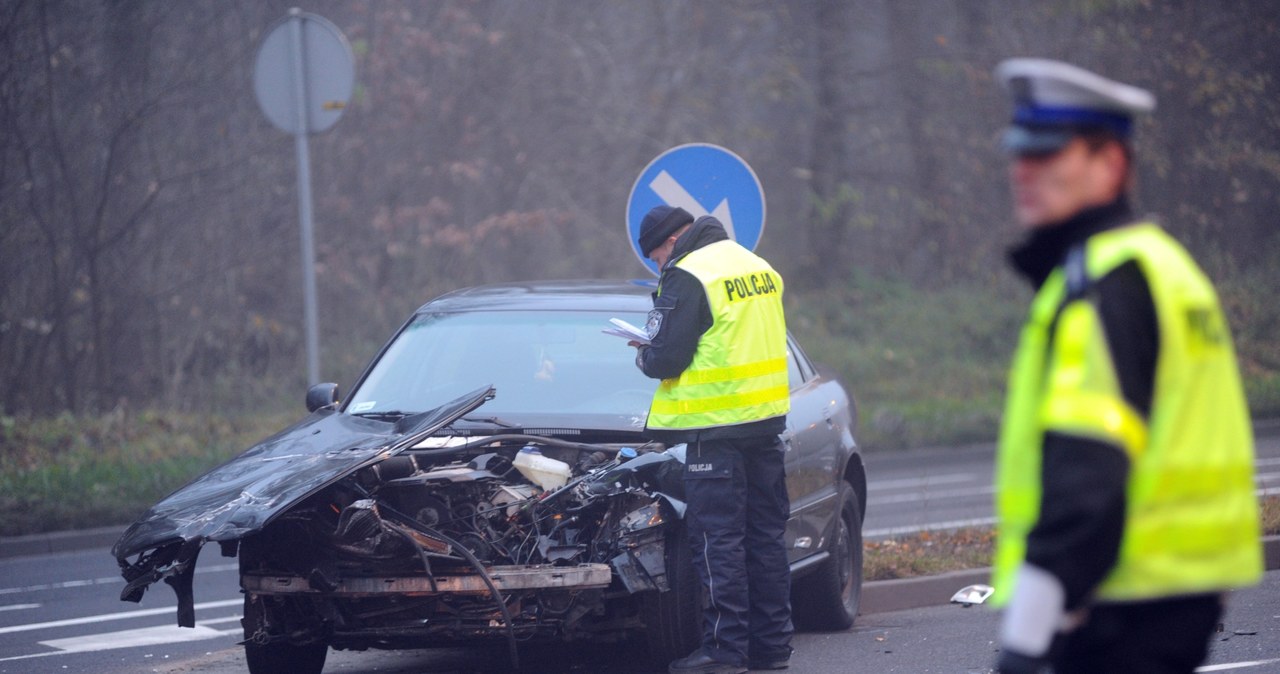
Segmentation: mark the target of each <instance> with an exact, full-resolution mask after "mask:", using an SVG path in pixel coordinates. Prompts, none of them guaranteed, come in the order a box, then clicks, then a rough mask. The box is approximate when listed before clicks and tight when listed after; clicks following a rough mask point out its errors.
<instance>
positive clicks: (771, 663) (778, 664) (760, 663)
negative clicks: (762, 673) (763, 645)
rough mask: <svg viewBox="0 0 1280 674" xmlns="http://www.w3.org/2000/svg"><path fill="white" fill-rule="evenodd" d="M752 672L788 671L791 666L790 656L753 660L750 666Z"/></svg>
mask: <svg viewBox="0 0 1280 674" xmlns="http://www.w3.org/2000/svg"><path fill="white" fill-rule="evenodd" d="M748 666H749V667H751V670H752V671H755V670H764V669H786V668H787V667H790V666H791V656H790V655H779V656H776V657H772V658H751V662H750V664H749V665H748Z"/></svg>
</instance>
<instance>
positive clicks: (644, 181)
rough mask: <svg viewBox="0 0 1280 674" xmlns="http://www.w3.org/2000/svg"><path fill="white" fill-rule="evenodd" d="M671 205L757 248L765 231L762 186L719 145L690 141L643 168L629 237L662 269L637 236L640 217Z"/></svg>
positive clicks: (630, 210)
mask: <svg viewBox="0 0 1280 674" xmlns="http://www.w3.org/2000/svg"><path fill="white" fill-rule="evenodd" d="M661 204H667V205H668V206H679V207H680V208H683V209H684V210H686V211H689V213H691V214H692V215H693V217H694V218H698V217H701V216H704V215H712V216H715V218H716V219H717V220H719V221H720V222H722V223H724V227H725V229H726V230H727V231H728V232H729V237H730V238H732V239H733V240H735V241H737V242H738V243H740V244H742V245H743V246H744V247H746V248H747V249H748V250H755V249H756V245H757V244H759V243H760V235H761V234H763V233H764V214H765V208H764V188H763V187H761V186H760V179H759V178H757V177H756V174H755V171H752V170H751V167H750V166H748V165H747V162H745V161H743V160H742V157H739V156H738V155H736V154H734V153H732V152H730V151H729V150H726V149H724V148H722V147H720V146H719V145H711V144H708V143H689V144H687V145H679V146H676V147H673V148H671V149H670V150H667V151H666V152H663V153H662V154H660V155H658V156H657V158H655V159H654V160H653V161H651V162H649V165H648V166H646V167H645V168H644V170H643V171H641V172H640V177H639V178H636V182H635V184H634V185H632V186H631V196H630V198H628V199H627V239H628V240H629V241H630V242H631V249H632V250H634V251H635V253H636V257H638V258H640V261H641V262H642V263H643V264H644V266H645V267H647V268H648V269H649V271H651V272H653V273H654V274H657V273H658V267H657V265H655V264H653V262H652V261H650V260H649V259H648V258H646V257H645V256H644V253H641V252H640V245H639V244H638V243H637V242H636V239H637V238H638V237H639V236H640V221H641V220H643V219H644V215H645V213H648V212H649V210H650V209H652V208H653V207H654V206H658V205H661Z"/></svg>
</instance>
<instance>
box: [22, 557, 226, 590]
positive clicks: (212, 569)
mask: <svg viewBox="0 0 1280 674" xmlns="http://www.w3.org/2000/svg"><path fill="white" fill-rule="evenodd" d="M239 568H240V565H239V564H235V563H232V564H214V565H212V566H205V567H201V566H197V567H196V573H218V572H221V571H236V570H239ZM123 582H124V579H123V578H121V577H120V576H111V577H110V578H90V579H87V580H67V581H63V582H61V583H46V584H44V585H27V586H24V587H0V595H5V594H17V593H20V592H43V591H45V590H64V589H66V588H69V587H87V586H90V585H112V584H115V583H123Z"/></svg>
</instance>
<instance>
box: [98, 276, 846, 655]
mask: <svg viewBox="0 0 1280 674" xmlns="http://www.w3.org/2000/svg"><path fill="white" fill-rule="evenodd" d="M653 288H654V284H653V282H642V281H635V282H607V281H575V282H541V283H526V284H507V285H493V286H483V287H479V288H471V289H466V290H461V291H456V292H453V293H449V294H447V295H444V296H441V297H439V298H437V299H435V300H432V301H431V302H428V303H427V304H425V305H423V306H422V307H421V308H420V309H418V310H417V311H416V312H414V314H413V315H412V316H411V317H410V318H409V320H408V321H407V322H406V323H405V324H404V325H403V326H401V328H400V329H399V330H398V331H397V332H396V334H395V335H394V336H393V337H392V338H391V340H390V341H388V342H387V344H386V345H385V346H384V347H383V348H382V350H381V351H380V352H379V353H378V354H377V356H376V357H375V358H374V359H373V360H372V362H371V363H370V365H369V366H368V367H367V368H366V369H365V371H364V373H363V374H362V375H361V376H360V378H359V379H358V380H357V382H356V384H355V386H354V387H353V388H352V391H351V393H350V395H348V396H346V397H345V398H343V397H342V396H340V395H339V390H338V387H337V385H335V384H319V385H316V386H313V387H312V388H311V389H310V390H309V391H308V392H307V396H306V400H307V409H308V411H309V412H310V414H309V415H308V416H306V417H305V418H303V419H302V420H301V421H299V422H298V423H296V424H295V425H293V426H292V427H290V428H287V429H285V430H284V431H281V432H280V433H278V434H276V435H274V436H272V437H270V438H267V439H266V440H263V441H262V442H261V443H259V444H257V445H255V446H254V447H252V448H250V449H249V450H247V451H245V452H244V453H243V454H241V455H239V456H238V457H236V458H234V459H232V460H230V461H228V462H227V463H225V464H223V465H222V466H220V467H218V468H215V469H214V470H212V471H210V472H209V473H207V474H205V475H203V476H201V477H199V478H197V479H195V480H194V481H192V482H191V483H190V484H188V485H187V486H185V487H183V488H181V489H179V490H177V491H175V492H174V493H173V494H171V495H169V496H168V497H166V498H165V499H163V500H162V501H160V502H159V503H157V504H156V505H154V506H152V507H151V508H150V509H149V510H148V511H147V512H146V513H144V514H143V515H142V516H141V517H140V518H139V519H138V521H136V522H135V523H134V524H132V525H131V526H130V527H129V528H128V529H127V530H126V531H125V533H124V534H123V535H122V536H121V538H120V540H119V541H118V542H117V543H116V544H115V547H114V548H113V550H112V554H113V555H114V556H115V557H116V558H117V560H118V561H119V564H120V568H121V571H122V575H123V576H124V579H125V581H126V583H125V587H124V589H123V591H122V592H121V598H122V599H124V600H128V601H134V602H137V601H140V600H141V599H142V597H143V595H144V593H145V591H146V590H147V589H148V587H150V586H151V585H152V584H154V583H156V582H158V581H163V582H164V583H165V584H167V585H169V586H170V587H171V588H172V589H173V590H174V592H175V593H176V594H177V597H178V611H177V613H178V615H177V620H178V624H179V625H184V626H188V627H189V626H192V625H194V622H195V616H194V597H193V596H192V594H193V593H192V579H193V575H194V573H195V568H196V563H197V559H198V558H199V555H200V553H201V551H202V550H205V549H206V544H210V543H216V544H217V545H216V546H209V547H214V548H215V549H216V550H218V551H219V552H220V553H221V554H222V555H224V556H228V557H238V560H239V567H240V584H241V588H242V590H243V593H244V613H243V618H242V623H243V626H244V641H243V645H244V648H245V654H246V659H247V662H248V667H249V670H250V672H253V674H268V673H274V672H286V671H287V672H302V673H307V672H320V671H321V670H322V669H323V667H324V661H325V657H326V654H327V652H328V650H329V649H331V648H332V649H355V650H360V649H368V648H389V649H400V648H428V647H433V646H442V645H458V644H464V643H480V642H489V643H491V644H494V645H496V646H498V647H501V648H504V649H505V650H506V653H507V655H508V657H509V658H510V661H511V664H512V666H513V667H516V666H518V658H519V651H518V647H519V645H520V644H523V643H526V642H530V641H562V642H563V641H575V640H592V641H623V640H640V641H642V643H644V644H645V646H646V652H647V653H648V655H649V656H650V657H652V658H653V659H654V661H655V663H665V662H667V661H669V660H672V659H675V658H678V657H681V656H683V655H685V654H687V653H688V652H689V651H691V650H692V649H693V648H695V647H696V646H697V644H698V642H699V639H700V636H701V625H700V620H701V617H700V616H701V613H700V602H701V588H700V585H699V583H698V580H697V577H696V575H695V573H694V569H693V567H692V564H691V562H690V560H689V554H690V553H689V549H688V545H687V544H686V542H685V538H684V537H685V530H684V524H683V515H684V502H683V500H682V498H683V489H682V474H683V461H684V446H683V445H676V446H671V447H668V446H663V445H661V444H657V443H653V442H649V441H648V440H647V439H646V437H645V433H644V426H645V419H646V415H647V412H648V408H649V403H650V400H651V398H652V395H653V392H654V389H655V388H656V385H657V382H655V381H653V380H650V379H648V378H647V377H645V376H644V375H643V374H642V373H640V372H639V370H638V369H637V368H636V367H635V365H634V362H633V359H634V351H633V349H631V348H628V347H627V346H626V345H625V343H624V342H622V341H621V340H619V339H618V338H617V337H615V336H612V335H609V334H605V333H604V332H603V331H602V330H603V328H606V327H608V325H609V319H610V318H622V319H624V320H627V321H630V322H632V323H637V324H643V323H644V318H645V315H646V313H647V312H648V310H649V308H650V306H651V299H650V293H651V292H652V290H653ZM788 346H789V353H788V366H789V375H790V387H791V398H792V408H791V412H790V413H789V414H788V417H787V432H786V434H785V436H784V440H785V441H786V447H787V452H786V466H787V488H788V492H789V494H790V497H791V506H792V512H791V517H790V519H789V521H788V525H787V531H786V543H787V546H788V550H789V552H788V554H789V560H790V562H791V567H792V576H793V585H792V588H793V589H792V597H793V606H794V613H795V621H796V623H797V626H798V627H801V628H810V629H844V628H847V627H849V626H850V625H851V624H852V622H853V619H854V616H855V615H856V614H857V610H858V600H859V595H860V588H861V583H862V535H861V530H862V520H863V513H864V511H865V507H866V478H865V474H864V472H863V464H862V460H861V456H860V454H859V452H858V448H857V445H856V443H855V442H854V437H853V430H854V428H855V420H856V410H855V407H854V404H853V401H852V400H851V398H850V396H849V394H848V393H847V391H846V390H845V388H844V387H843V386H842V385H841V384H840V383H839V382H838V381H836V380H835V379H834V378H831V377H829V376H826V375H824V374H822V373H821V372H820V371H819V370H818V369H817V368H815V367H814V365H813V364H812V362H811V361H810V360H809V359H808V358H807V357H806V356H805V355H804V353H803V352H802V351H801V350H800V348H799V346H798V345H797V344H795V342H794V340H793V339H791V338H789V339H788ZM206 554H208V553H207V552H206Z"/></svg>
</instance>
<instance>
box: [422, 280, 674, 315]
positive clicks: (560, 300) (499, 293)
mask: <svg viewBox="0 0 1280 674" xmlns="http://www.w3.org/2000/svg"><path fill="white" fill-rule="evenodd" d="M657 287H658V281H657V279H637V280H630V281H619V280H568V281H522V282H514V283H494V284H490V285H482V286H474V287H470V288H461V289H458V290H454V291H451V292H448V293H445V294H443V295H441V296H439V297H437V298H435V299H433V300H431V301H430V302H427V303H426V304H424V305H422V306H421V307H419V308H418V311H417V312H416V313H417V314H423V313H439V312H447V313H453V312H466V311H619V312H646V311H648V310H649V309H651V308H653V301H652V299H651V293H653V291H654V290H656V289H657Z"/></svg>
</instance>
